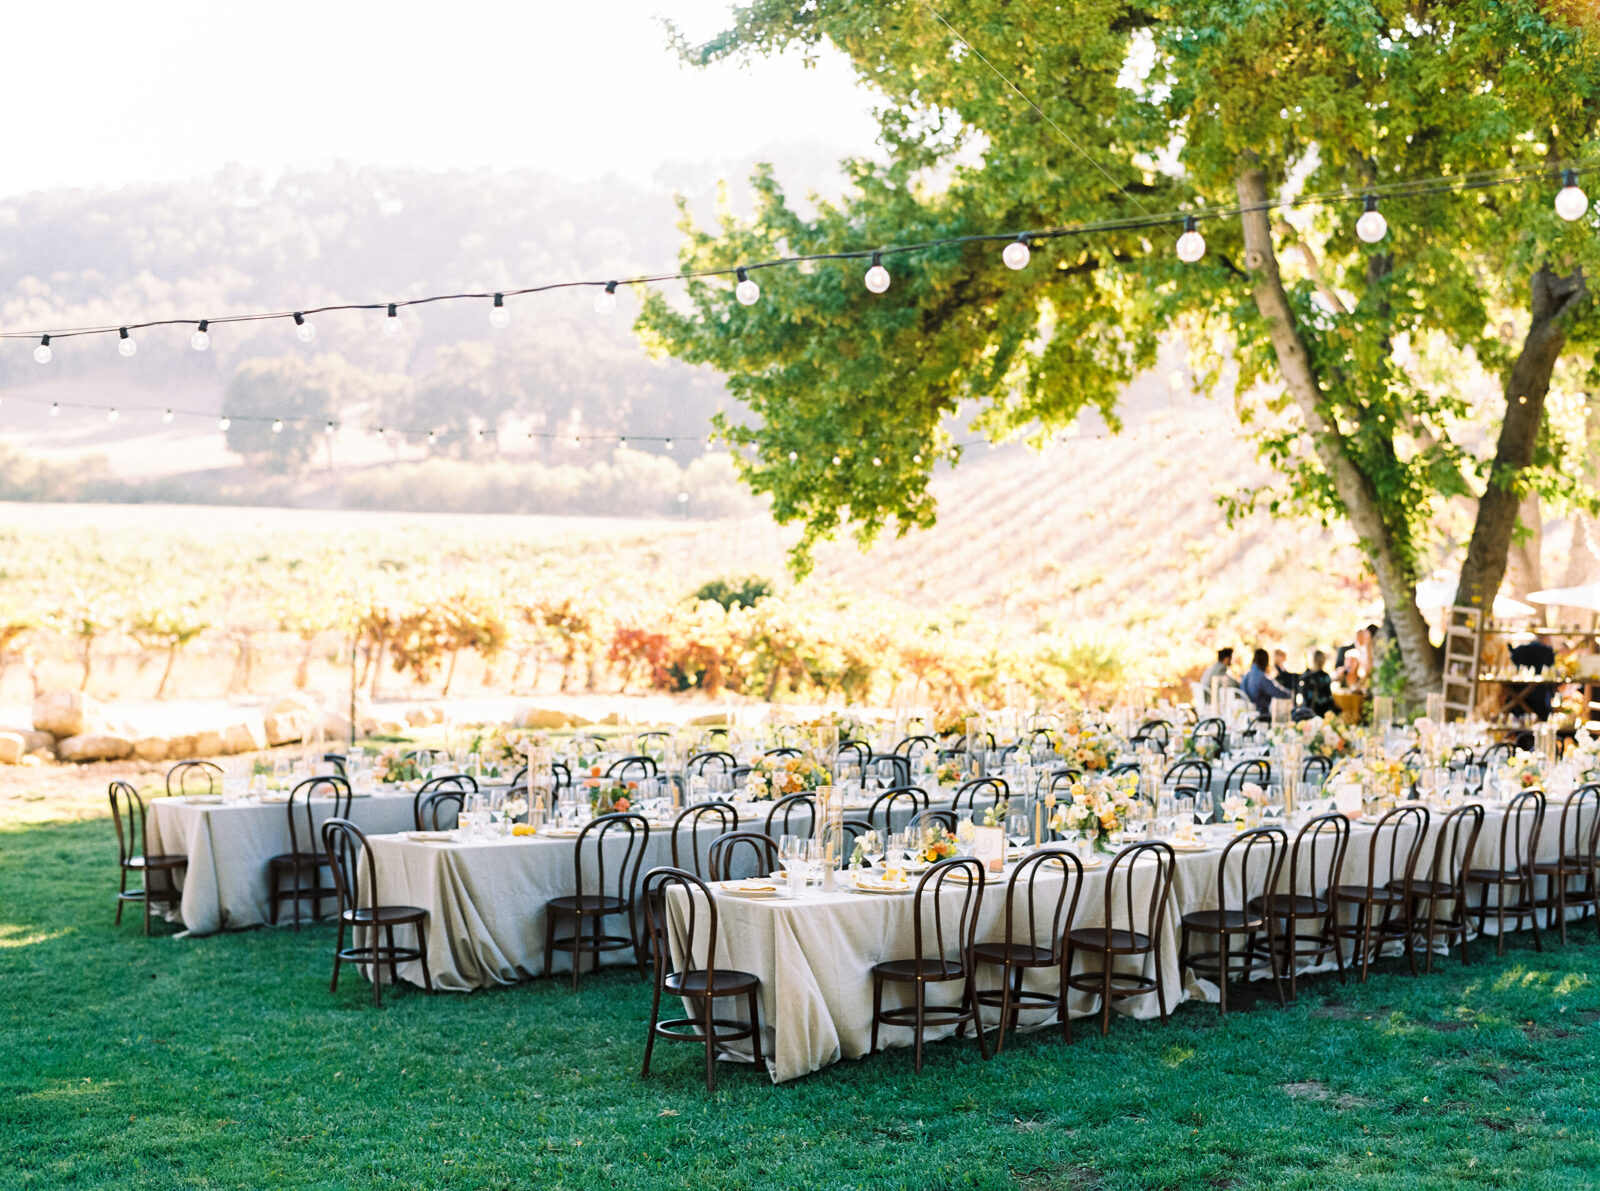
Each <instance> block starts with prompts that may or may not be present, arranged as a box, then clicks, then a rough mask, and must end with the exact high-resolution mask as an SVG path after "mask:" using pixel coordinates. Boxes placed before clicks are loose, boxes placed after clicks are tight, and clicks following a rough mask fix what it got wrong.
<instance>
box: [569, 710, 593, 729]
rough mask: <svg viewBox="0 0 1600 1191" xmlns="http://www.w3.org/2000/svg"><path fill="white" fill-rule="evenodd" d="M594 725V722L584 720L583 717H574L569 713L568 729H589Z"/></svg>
mask: <svg viewBox="0 0 1600 1191" xmlns="http://www.w3.org/2000/svg"><path fill="white" fill-rule="evenodd" d="M593 725H594V721H593V720H587V719H584V718H583V716H581V715H573V714H572V713H571V712H568V713H567V727H569V728H589V727H592V726H593Z"/></svg>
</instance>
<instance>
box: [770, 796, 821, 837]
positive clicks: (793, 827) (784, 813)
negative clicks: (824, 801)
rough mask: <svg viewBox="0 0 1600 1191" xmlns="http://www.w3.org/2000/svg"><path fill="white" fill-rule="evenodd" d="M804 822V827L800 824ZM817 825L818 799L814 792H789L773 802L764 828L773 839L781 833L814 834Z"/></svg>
mask: <svg viewBox="0 0 1600 1191" xmlns="http://www.w3.org/2000/svg"><path fill="white" fill-rule="evenodd" d="M801 823H803V824H804V827H802V826H800V824H801ZM816 825H817V799H816V796H815V795H813V794H789V795H787V796H785V797H783V798H780V799H778V800H777V801H776V802H774V803H773V804H772V809H771V810H769V811H768V812H767V821H766V823H764V824H763V825H762V829H763V830H764V831H765V832H766V833H767V834H768V835H770V836H771V837H772V838H773V839H777V838H778V837H779V836H780V835H807V836H809V835H813V834H815V832H816Z"/></svg>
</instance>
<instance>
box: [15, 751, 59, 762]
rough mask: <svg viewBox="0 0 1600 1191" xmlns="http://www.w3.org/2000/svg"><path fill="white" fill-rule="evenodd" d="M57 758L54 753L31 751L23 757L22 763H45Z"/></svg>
mask: <svg viewBox="0 0 1600 1191" xmlns="http://www.w3.org/2000/svg"><path fill="white" fill-rule="evenodd" d="M55 759H56V755H55V754H54V753H29V754H28V755H27V756H26V757H24V758H22V762H21V763H22V764H23V765H44V764H47V763H48V762H50V761H54V760H55Z"/></svg>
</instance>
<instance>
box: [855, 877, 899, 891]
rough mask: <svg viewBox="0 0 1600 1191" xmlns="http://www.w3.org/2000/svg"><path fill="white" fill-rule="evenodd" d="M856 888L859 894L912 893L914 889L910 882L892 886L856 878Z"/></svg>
mask: <svg viewBox="0 0 1600 1191" xmlns="http://www.w3.org/2000/svg"><path fill="white" fill-rule="evenodd" d="M855 887H856V892H858V893H910V892H911V888H912V886H911V882H910V881H906V882H903V883H900V884H893V885H891V884H887V883H885V882H882V881H863V880H861V879H860V878H859V877H858V878H856V882H855Z"/></svg>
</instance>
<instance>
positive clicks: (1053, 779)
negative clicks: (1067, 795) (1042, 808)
mask: <svg viewBox="0 0 1600 1191" xmlns="http://www.w3.org/2000/svg"><path fill="white" fill-rule="evenodd" d="M1082 776H1083V774H1082V773H1080V772H1079V771H1078V770H1076V769H1052V770H1051V771H1050V777H1049V780H1048V781H1046V782H1045V785H1044V789H1045V793H1046V794H1050V793H1059V792H1060V791H1062V790H1064V789H1071V788H1072V783H1073V782H1075V781H1077V780H1078V779H1079V778H1080V777H1082Z"/></svg>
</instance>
